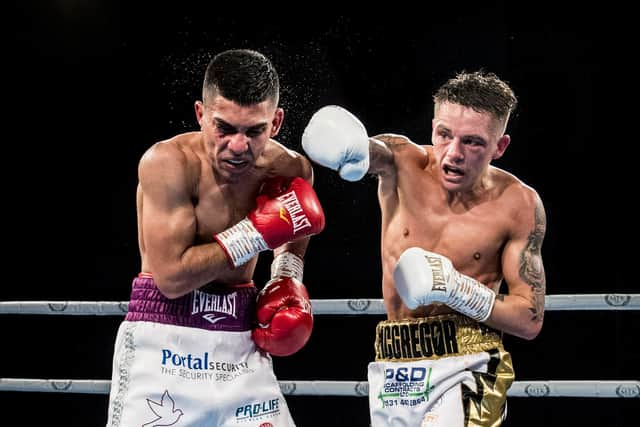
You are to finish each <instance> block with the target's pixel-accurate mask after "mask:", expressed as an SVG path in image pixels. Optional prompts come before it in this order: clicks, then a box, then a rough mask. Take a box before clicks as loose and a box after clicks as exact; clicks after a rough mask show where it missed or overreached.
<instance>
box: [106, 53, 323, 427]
mask: <svg viewBox="0 0 640 427" xmlns="http://www.w3.org/2000/svg"><path fill="white" fill-rule="evenodd" d="M202 96H203V98H202V101H196V103H195V112H196V118H197V120H198V124H199V126H200V130H199V131H198V132H187V133H183V134H180V135H176V136H174V137H172V138H170V139H167V140H164V141H161V142H158V143H156V144H154V145H153V146H152V147H150V148H149V149H148V150H147V151H146V152H145V154H144V155H143V156H142V158H141V159H140V163H139V167H138V176H139V185H138V190H137V214H138V243H139V248H140V259H141V266H140V269H141V271H142V273H140V275H139V276H138V277H136V278H135V279H134V281H133V286H132V289H131V300H130V302H129V306H128V313H127V315H126V318H125V320H124V321H123V322H122V324H121V326H120V329H119V330H118V336H117V338H116V345H115V354H114V358H113V371H112V372H113V376H112V382H111V394H110V400H109V419H108V426H110V427H122V426H136V425H137V426H140V425H151V424H154V425H174V424H176V425H178V424H179V425H181V426H202V425H218V426H222V425H224V426H249V425H252V426H258V425H273V426H279V427H280V426H287V427H290V426H294V425H295V424H294V422H293V419H292V417H291V414H290V413H289V409H288V407H287V402H286V400H285V398H284V396H283V394H282V391H281V390H280V385H279V383H278V381H277V378H276V376H275V374H274V372H273V363H272V360H271V355H272V354H273V355H278V356H285V355H290V354H293V353H295V352H296V351H298V350H299V349H300V348H302V346H304V344H305V343H306V342H307V340H308V339H309V336H310V334H311V329H312V326H313V317H312V313H311V304H310V302H309V296H308V294H307V291H306V289H305V288H304V285H302V269H303V258H304V254H305V252H306V248H307V245H308V243H309V240H310V236H312V235H314V234H317V233H319V232H321V231H322V229H323V228H324V214H323V212H322V207H321V206H320V203H319V201H318V198H317V196H316V194H315V192H314V191H313V188H312V183H313V170H312V168H311V164H310V163H309V161H308V160H307V159H306V158H305V157H304V156H303V155H301V154H299V153H297V152H295V151H292V150H290V149H288V148H286V147H284V146H283V145H281V144H279V143H278V142H277V141H275V140H274V139H272V138H274V137H275V136H276V135H277V134H278V132H279V129H280V127H281V125H282V120H283V117H284V112H283V110H282V108H279V107H278V99H279V80H278V75H277V73H276V71H275V69H274V68H273V65H272V64H271V62H270V61H269V60H268V59H267V58H266V57H264V55H262V54H260V53H258V52H255V51H250V50H229V51H225V52H222V53H220V54H218V55H216V56H215V57H214V58H213V60H212V61H211V62H210V64H209V66H208V67H207V71H206V74H205V78H204V84H203V91H202ZM266 250H273V253H274V255H275V256H274V260H273V263H272V271H271V277H270V280H269V281H268V283H267V285H266V286H265V287H264V289H262V291H261V292H260V294H259V295H258V289H256V287H255V285H254V282H253V276H254V271H255V268H256V264H257V262H258V255H259V253H260V252H262V251H266ZM163 404H164V408H165V409H166V408H167V405H169V408H170V410H169V411H158V412H155V409H154V408H156V409H157V408H160V407H162V405H163ZM158 417H160V418H158Z"/></svg>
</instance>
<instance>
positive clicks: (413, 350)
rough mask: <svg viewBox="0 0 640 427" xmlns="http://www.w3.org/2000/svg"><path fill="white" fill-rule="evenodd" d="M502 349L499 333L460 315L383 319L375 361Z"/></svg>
mask: <svg viewBox="0 0 640 427" xmlns="http://www.w3.org/2000/svg"><path fill="white" fill-rule="evenodd" d="M495 348H502V337H501V334H500V332H498V331H496V330H494V329H491V328H489V327H487V326H485V325H483V324H481V323H478V322H476V321H475V320H473V319H470V318H468V317H466V316H462V315H459V314H443V315H439V316H430V317H425V318H419V319H406V320H384V321H382V322H380V323H378V326H376V342H375V349H376V359H375V360H376V362H384V361H387V362H399V361H402V362H406V361H412V360H424V359H432V360H435V359H441V358H443V357H451V356H462V355H465V354H472V353H480V352H483V351H488V350H491V349H495Z"/></svg>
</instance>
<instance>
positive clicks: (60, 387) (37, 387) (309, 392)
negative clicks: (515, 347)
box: [0, 378, 640, 399]
mask: <svg viewBox="0 0 640 427" xmlns="http://www.w3.org/2000/svg"><path fill="white" fill-rule="evenodd" d="M110 387H111V381H109V380H41V379H24V378H0V391H27V392H45V393H83V394H109V389H110ZM280 388H281V389H282V392H283V394H285V395H288V396H355V397H363V396H367V395H368V393H369V384H368V383H367V382H366V381H280ZM507 396H509V397H620V398H636V399H637V398H639V397H640V381H515V382H514V383H513V385H512V386H511V388H510V389H509V391H508V392H507Z"/></svg>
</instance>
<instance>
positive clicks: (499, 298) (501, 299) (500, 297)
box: [496, 294, 504, 302]
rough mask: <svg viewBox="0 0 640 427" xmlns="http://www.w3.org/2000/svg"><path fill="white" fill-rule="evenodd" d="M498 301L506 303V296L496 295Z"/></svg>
mask: <svg viewBox="0 0 640 427" xmlns="http://www.w3.org/2000/svg"><path fill="white" fill-rule="evenodd" d="M496 299H497V300H498V301H503V302H504V294H498V295H496Z"/></svg>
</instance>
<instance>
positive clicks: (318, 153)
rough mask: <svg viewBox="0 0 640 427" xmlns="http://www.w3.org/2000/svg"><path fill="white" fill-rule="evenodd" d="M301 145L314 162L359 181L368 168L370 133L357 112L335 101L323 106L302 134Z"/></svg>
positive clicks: (345, 177)
mask: <svg viewBox="0 0 640 427" xmlns="http://www.w3.org/2000/svg"><path fill="white" fill-rule="evenodd" d="M302 148H304V151H305V152H306V153H307V155H308V156H309V158H310V159H311V160H313V161H314V162H316V163H318V164H320V165H322V166H325V167H328V168H331V169H333V170H337V171H338V172H339V173H340V176H341V177H342V179H345V180H347V181H358V180H359V179H361V178H362V177H363V176H364V175H365V174H366V173H367V171H368V170H369V136H368V135H367V130H366V129H365V127H364V125H363V124H362V122H360V120H358V118H357V117H356V116H354V115H353V114H351V113H350V112H348V111H347V110H345V109H344V108H342V107H338V106H337V105H327V106H326V107H322V108H321V109H319V110H318V111H316V113H315V114H314V115H313V116H312V117H311V120H309V124H307V127H306V128H305V130H304V133H303V134H302Z"/></svg>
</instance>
